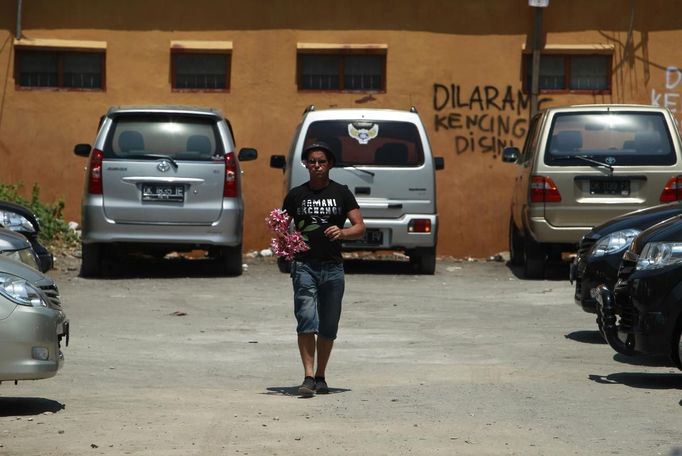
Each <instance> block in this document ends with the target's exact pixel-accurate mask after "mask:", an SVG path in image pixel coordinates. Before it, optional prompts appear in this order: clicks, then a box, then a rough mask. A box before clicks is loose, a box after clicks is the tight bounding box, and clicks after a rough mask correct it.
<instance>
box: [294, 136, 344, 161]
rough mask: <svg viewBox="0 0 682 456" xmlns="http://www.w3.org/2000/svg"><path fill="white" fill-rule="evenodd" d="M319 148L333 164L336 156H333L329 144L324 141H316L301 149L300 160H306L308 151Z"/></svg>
mask: <svg viewBox="0 0 682 456" xmlns="http://www.w3.org/2000/svg"><path fill="white" fill-rule="evenodd" d="M315 150H319V151H322V152H323V153H324V156H325V157H327V160H328V161H329V162H331V163H332V164H334V163H335V162H336V157H335V156H334V150H333V149H332V148H331V146H330V145H329V144H327V143H326V142H324V141H316V142H314V143H312V144H311V145H309V146H308V147H306V148H304V149H303V153H302V154H301V159H302V160H307V159H308V155H309V154H310V152H312V151H315Z"/></svg>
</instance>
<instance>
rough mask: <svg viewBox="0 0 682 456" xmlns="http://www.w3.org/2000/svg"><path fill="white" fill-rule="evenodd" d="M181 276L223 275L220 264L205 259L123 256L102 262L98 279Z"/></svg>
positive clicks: (169, 277)
mask: <svg viewBox="0 0 682 456" xmlns="http://www.w3.org/2000/svg"><path fill="white" fill-rule="evenodd" d="M182 277H225V274H224V273H223V272H222V268H221V264H220V263H219V262H217V261H215V260H212V259H209V258H205V259H196V260H194V259H184V258H177V259H163V258H160V259H155V258H147V257H125V258H120V259H117V260H116V261H107V262H105V263H104V264H103V271H102V274H101V275H100V276H99V277H98V279H132V278H138V279H177V278H182Z"/></svg>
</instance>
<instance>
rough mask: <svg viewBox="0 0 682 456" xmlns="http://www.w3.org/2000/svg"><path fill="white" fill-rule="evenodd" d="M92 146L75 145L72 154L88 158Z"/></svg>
mask: <svg viewBox="0 0 682 456" xmlns="http://www.w3.org/2000/svg"><path fill="white" fill-rule="evenodd" d="M91 150H92V146H91V145H90V144H76V146H75V147H74V148H73V153H74V154H76V155H78V156H79V157H89V156H90V151H91Z"/></svg>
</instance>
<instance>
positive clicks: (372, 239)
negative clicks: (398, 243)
mask: <svg viewBox="0 0 682 456" xmlns="http://www.w3.org/2000/svg"><path fill="white" fill-rule="evenodd" d="M344 242H345V243H347V244H353V245H370V246H375V245H381V244H382V243H383V242H384V233H382V232H381V230H377V229H371V228H370V229H368V230H365V234H364V235H363V236H362V237H361V238H360V239H355V240H353V241H344Z"/></svg>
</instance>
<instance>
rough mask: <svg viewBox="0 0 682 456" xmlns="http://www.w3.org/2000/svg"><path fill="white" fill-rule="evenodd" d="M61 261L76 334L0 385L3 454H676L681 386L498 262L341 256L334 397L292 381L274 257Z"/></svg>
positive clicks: (284, 283)
mask: <svg viewBox="0 0 682 456" xmlns="http://www.w3.org/2000/svg"><path fill="white" fill-rule="evenodd" d="M77 266H78V265H77V260H73V259H71V260H69V259H65V258H60V259H59V262H58V264H57V267H58V268H59V269H58V270H56V271H54V272H53V273H52V274H51V275H52V276H53V277H55V278H56V279H57V281H58V283H59V285H60V288H61V294H62V300H63V302H64V305H65V309H66V312H67V315H68V316H69V318H70V320H71V328H72V329H71V331H72V337H71V344H70V346H69V347H68V348H67V349H66V350H65V355H66V363H65V366H64V368H63V369H62V370H61V371H60V372H59V374H58V375H57V376H56V377H55V378H53V379H49V380H42V381H36V382H24V383H19V385H17V386H15V385H14V384H12V383H3V384H2V385H0V455H21V456H27V455H41V456H46V455H99V454H105V455H121V454H132V455H164V456H165V455H188V454H191V455H227V454H229V455H290V454H319V455H325V456H326V455H370V454H371V455H409V454H413V455H432V454H443V455H452V454H458V455H469V454H471V455H514V454H516V455H595V454H598V455H603V454H621V455H635V454H637V455H641V454H646V455H657V454H661V455H681V454H682V440H681V439H680V414H681V413H682V407H681V405H682V403H681V401H680V399H682V398H681V396H682V395H681V394H680V393H681V388H682V373H679V372H678V371H677V370H676V369H674V368H672V367H667V366H666V365H665V362H664V360H662V359H647V358H626V357H623V356H620V355H616V354H615V353H614V352H613V351H612V350H611V348H610V347H609V346H608V345H606V344H605V343H603V342H602V341H601V339H600V336H599V335H598V333H597V331H596V325H595V323H594V317H593V316H592V315H589V314H586V313H583V312H582V311H581V310H579V309H578V307H577V306H576V305H575V304H574V303H573V299H572V287H571V285H570V284H569V283H568V281H567V280H566V279H564V273H565V270H563V269H560V270H558V271H557V272H556V274H555V277H553V278H551V279H548V280H544V281H526V280H521V279H519V278H518V277H517V275H516V274H515V271H514V270H511V269H510V268H509V267H508V266H507V265H506V264H505V263H504V262H486V261H476V262H459V261H452V260H448V261H439V263H438V266H437V272H436V275H434V276H416V275H412V274H411V273H410V272H409V270H408V269H407V268H406V265H405V264H403V263H396V262H393V263H389V262H382V261H380V262H369V261H360V262H350V263H349V264H348V265H347V271H348V275H347V291H346V299H345V301H344V314H343V317H342V324H341V330H340V334H339V339H338V342H337V344H336V347H335V350H334V353H333V355H332V360H331V364H330V367H329V369H328V373H327V375H328V381H329V383H330V387H331V388H332V391H331V393H332V394H329V395H325V396H316V397H313V398H311V399H301V398H298V397H297V396H296V390H297V386H298V384H299V383H300V381H301V380H302V369H301V367H300V360H299V358H298V353H297V348H296V338H295V334H294V331H295V324H294V319H293V315H292V311H291V307H292V304H291V287H290V283H289V280H288V276H287V275H285V274H281V273H279V272H278V271H277V268H276V266H275V264H274V262H273V261H272V259H262V258H258V259H252V260H249V263H248V269H247V270H246V271H245V273H244V275H242V276H241V277H236V278H224V277H220V276H218V275H216V274H213V273H212V265H211V264H210V263H205V262H201V261H174V262H169V261H166V262H164V263H158V262H156V263H152V262H146V263H145V262H142V263H137V264H118V265H115V268H114V271H113V273H112V275H111V276H110V277H108V278H105V279H101V280H86V279H82V278H79V277H78V276H77Z"/></svg>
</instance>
